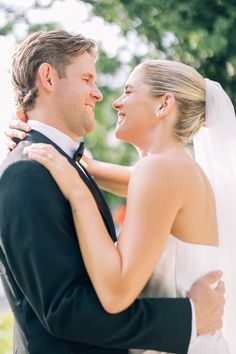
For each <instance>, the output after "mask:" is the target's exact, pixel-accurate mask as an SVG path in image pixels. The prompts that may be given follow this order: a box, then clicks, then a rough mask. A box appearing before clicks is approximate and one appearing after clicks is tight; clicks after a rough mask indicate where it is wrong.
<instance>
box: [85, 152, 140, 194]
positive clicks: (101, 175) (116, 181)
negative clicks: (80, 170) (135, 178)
mask: <svg viewBox="0 0 236 354" xmlns="http://www.w3.org/2000/svg"><path fill="white" fill-rule="evenodd" d="M83 162H84V163H83ZM82 164H84V165H85V167H86V168H87V169H88V171H89V173H90V174H91V175H92V176H93V177H94V179H95V181H96V183H97V184H98V185H99V187H100V188H102V189H104V190H106V191H108V192H111V193H113V194H116V195H119V196H121V197H125V198H126V197H127V191H128V184H129V179H130V176H131V173H132V169H133V167H129V166H122V165H116V164H112V163H108V162H102V161H97V160H94V159H90V158H88V157H86V156H85V157H84V156H83V159H82Z"/></svg>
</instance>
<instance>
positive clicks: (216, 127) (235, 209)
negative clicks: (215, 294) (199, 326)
mask: <svg viewBox="0 0 236 354" xmlns="http://www.w3.org/2000/svg"><path fill="white" fill-rule="evenodd" d="M205 84H206V127H205V128H201V129H200V131H199V133H198V134H197V135H196V137H195V138H194V150H195V159H196V161H197V162H198V163H199V165H200V166H201V167H202V169H203V170H204V172H205V173H206V175H207V176H208V178H209V180H210V182H211V185H212V188H213V190H214V194H215V199H216V209H217V221H218V230H219V247H220V269H222V270H223V272H224V281H225V287H226V305H225V315H224V335H225V338H226V340H227V342H228V344H229V346H230V349H231V351H232V353H236V274H235V273H234V272H236V118H235V112H234V107H233V105H232V102H231V100H230V98H229V97H228V96H227V94H226V93H225V91H224V90H223V89H222V87H221V86H220V84H219V83H217V82H214V81H211V80H208V79H205Z"/></svg>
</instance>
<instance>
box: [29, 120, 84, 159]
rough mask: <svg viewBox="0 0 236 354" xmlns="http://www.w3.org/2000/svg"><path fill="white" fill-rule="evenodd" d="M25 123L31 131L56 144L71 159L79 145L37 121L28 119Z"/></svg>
mask: <svg viewBox="0 0 236 354" xmlns="http://www.w3.org/2000/svg"><path fill="white" fill-rule="evenodd" d="M27 123H28V124H29V125H30V126H31V128H32V129H34V130H37V131H38V132H39V133H42V134H43V135H45V136H46V137H47V138H49V139H50V140H52V141H53V142H54V143H56V144H57V145H58V146H59V147H60V148H61V149H62V150H63V151H64V152H65V153H66V154H67V155H69V156H70V157H71V158H73V156H74V154H75V152H76V150H77V148H78V146H79V144H78V143H75V142H74V141H73V140H72V139H71V138H70V137H69V136H68V135H66V134H65V133H62V132H61V131H60V130H58V129H56V128H54V127H52V126H50V125H48V124H45V123H42V122H40V121H38V120H34V119H29V120H28V122H27Z"/></svg>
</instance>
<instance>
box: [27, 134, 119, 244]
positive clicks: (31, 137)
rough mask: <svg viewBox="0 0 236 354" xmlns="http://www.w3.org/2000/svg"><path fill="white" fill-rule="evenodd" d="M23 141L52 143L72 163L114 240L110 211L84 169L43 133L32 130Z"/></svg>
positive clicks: (114, 232)
mask: <svg viewBox="0 0 236 354" xmlns="http://www.w3.org/2000/svg"><path fill="white" fill-rule="evenodd" d="M22 143H25V145H29V144H30V143H45V144H51V145H53V146H54V147H55V148H56V149H57V150H58V151H59V152H60V153H61V154H62V155H64V156H65V157H66V158H67V160H68V161H69V162H70V163H71V165H73V166H74V167H75V168H76V170H77V171H78V173H79V175H80V177H81V179H82V180H83V181H84V183H85V184H86V185H87V187H88V188H89V190H90V191H91V193H92V195H93V197H94V199H95V201H96V204H97V206H98V209H99V211H100V213H101V215H102V218H103V221H104V223H105V225H106V227H107V229H108V232H109V234H110V236H111V237H112V239H113V241H116V231H115V227H114V222H113V219H112V215H111V212H110V210H109V208H108V205H107V203H106V201H105V199H104V197H103V195H102V193H101V191H100V190H99V188H98V186H97V184H96V183H95V181H94V179H93V177H92V176H91V175H90V174H89V173H88V171H86V169H85V168H84V167H83V166H82V165H81V164H80V163H76V162H75V161H74V160H73V159H71V158H70V156H68V155H67V154H66V153H65V152H64V151H63V150H62V149H61V148H60V147H59V146H58V145H57V144H55V143H54V142H53V141H52V140H50V139H49V138H47V137H46V136H45V135H43V134H41V133H39V132H37V131H35V130H32V131H31V132H30V133H27V138H26V139H25V140H24V141H23V142H22Z"/></svg>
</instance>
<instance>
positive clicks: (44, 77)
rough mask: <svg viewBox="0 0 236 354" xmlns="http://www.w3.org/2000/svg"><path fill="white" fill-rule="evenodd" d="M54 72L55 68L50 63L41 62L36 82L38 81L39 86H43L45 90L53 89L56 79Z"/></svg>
mask: <svg viewBox="0 0 236 354" xmlns="http://www.w3.org/2000/svg"><path fill="white" fill-rule="evenodd" d="M56 74H57V72H56V70H55V69H54V68H53V67H52V66H51V65H50V64H48V63H42V64H41V65H40V66H39V68H38V74H37V80H38V83H40V86H41V87H43V88H44V89H45V90H47V91H53V90H54V85H55V80H56ZM57 77H58V74H57Z"/></svg>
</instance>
